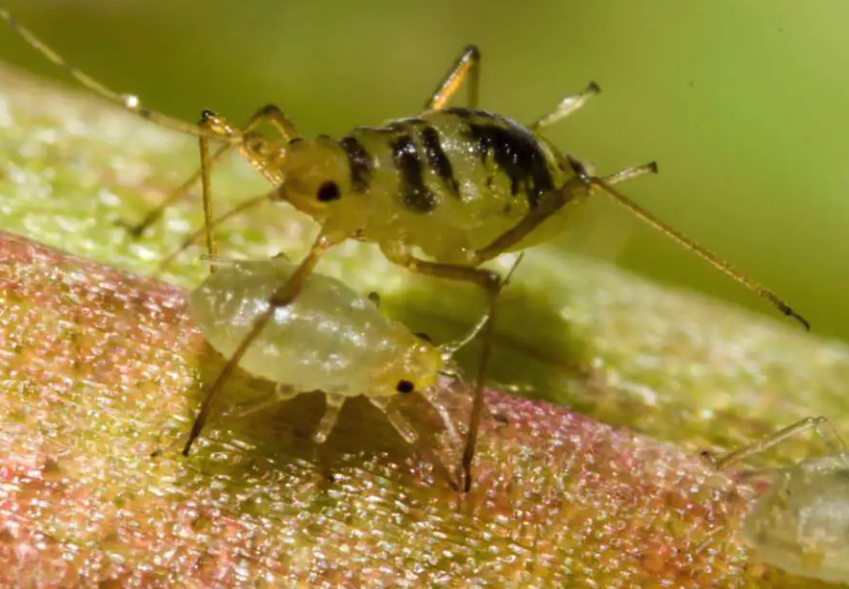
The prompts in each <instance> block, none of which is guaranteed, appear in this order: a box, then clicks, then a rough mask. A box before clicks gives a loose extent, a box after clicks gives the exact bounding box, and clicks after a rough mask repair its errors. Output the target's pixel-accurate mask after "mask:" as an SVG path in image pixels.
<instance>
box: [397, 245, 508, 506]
mask: <svg viewBox="0 0 849 589" xmlns="http://www.w3.org/2000/svg"><path fill="white" fill-rule="evenodd" d="M384 254H385V255H386V257H387V258H388V259H389V260H391V261H392V262H394V263H396V264H399V265H401V266H404V267H405V268H407V269H408V270H410V271H411V272H416V273H418V274H425V275H428V276H434V277H437V278H447V279H449V280H462V281H465V282H471V283H473V284H477V285H478V286H480V287H481V288H483V289H484V290H485V291H486V293H487V298H488V300H487V303H488V307H487V316H488V317H489V321H487V322H486V323H485V324H484V327H483V337H482V342H483V345H482V349H481V360H480V363H479V365H478V375H477V383H476V385H475V392H474V397H473V400H472V411H471V416H470V418H469V429H468V432H467V433H466V446H465V449H464V450H463V460H462V468H463V478H464V482H463V489H464V491H465V492H467V493H468V492H469V490H470V489H471V486H472V475H471V472H472V461H473V460H474V455H475V445H476V443H477V437H478V429H479V427H480V416H481V412H482V410H483V401H484V384H485V375H486V367H487V365H488V364H489V356H490V353H491V351H492V337H493V335H494V331H493V326H494V325H495V310H496V303H497V301H498V293H499V291H500V290H501V277H500V276H499V275H498V273H497V272H493V271H491V270H485V269H483V268H476V267H471V266H459V265H453V264H440V263H435V262H426V261H424V260H419V259H417V258H415V257H414V256H413V255H412V254H410V253H409V252H399V251H389V250H384Z"/></svg>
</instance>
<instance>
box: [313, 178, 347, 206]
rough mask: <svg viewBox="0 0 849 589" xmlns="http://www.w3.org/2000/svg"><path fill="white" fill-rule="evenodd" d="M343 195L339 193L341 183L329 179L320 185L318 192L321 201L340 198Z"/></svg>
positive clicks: (317, 196)
mask: <svg viewBox="0 0 849 589" xmlns="http://www.w3.org/2000/svg"><path fill="white" fill-rule="evenodd" d="M341 197H342V195H341V194H339V185H338V184H336V182H333V181H332V180H329V181H327V182H325V183H323V184H322V185H321V186H319V187H318V192H317V193H316V198H318V200H320V201H321V202H331V201H334V200H339V199H340V198H341Z"/></svg>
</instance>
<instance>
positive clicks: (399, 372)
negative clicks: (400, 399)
mask: <svg viewBox="0 0 849 589" xmlns="http://www.w3.org/2000/svg"><path fill="white" fill-rule="evenodd" d="M443 364H444V361H443V358H442V354H441V353H440V351H439V349H437V348H435V347H434V346H432V345H430V344H429V343H427V342H425V341H422V340H418V338H417V341H415V342H413V343H411V345H410V346H409V347H408V348H407V349H406V350H405V351H403V352H401V353H400V354H398V355H396V356H395V357H394V359H393V361H391V362H390V363H388V364H387V365H385V366H383V367H382V368H381V369H380V371H379V372H378V373H377V374H375V378H374V385H375V386H374V388H373V389H372V390H370V391H369V392H368V394H369V396H374V397H378V396H379V397H391V396H394V395H409V394H410V393H422V392H424V391H426V390H428V389H431V388H432V387H434V386H436V384H437V381H438V378H439V371H440V370H442V368H443Z"/></svg>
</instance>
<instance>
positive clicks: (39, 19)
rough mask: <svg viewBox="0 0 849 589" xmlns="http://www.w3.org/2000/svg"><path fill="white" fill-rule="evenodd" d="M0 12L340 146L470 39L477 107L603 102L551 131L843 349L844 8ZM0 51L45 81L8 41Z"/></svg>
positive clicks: (629, 234)
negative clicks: (650, 168) (620, 174)
mask: <svg viewBox="0 0 849 589" xmlns="http://www.w3.org/2000/svg"><path fill="white" fill-rule="evenodd" d="M3 2H4V4H5V5H6V6H7V8H9V9H10V10H11V11H12V12H13V13H14V14H15V15H16V16H17V17H18V19H19V20H20V21H21V22H23V23H25V24H26V25H27V26H29V27H30V28H31V29H32V30H34V31H35V32H37V33H38V34H39V35H40V36H41V37H42V38H43V39H44V40H45V41H46V42H48V43H49V44H50V45H52V46H53V47H54V48H55V49H57V50H58V51H59V52H60V53H62V54H63V55H64V56H66V57H67V58H68V59H70V60H71V61H72V62H74V63H75V64H77V65H78V66H80V67H81V68H83V69H84V70H86V71H87V72H88V73H90V74H92V75H94V76H95V77H97V78H99V79H100V80H101V81H102V82H104V83H106V84H107V85H109V86H110V87H112V88H114V89H116V90H118V91H122V92H131V93H135V94H138V95H140V96H141V97H142V100H143V102H144V103H146V104H147V106H149V107H152V108H154V109H158V110H162V111H164V112H166V113H168V114H171V115H174V116H177V117H180V118H182V119H185V120H187V121H194V120H195V119H197V116H198V114H199V112H200V111H201V109H204V108H211V109H214V110H216V111H218V112H220V113H222V114H224V115H226V116H227V117H229V118H230V119H231V120H233V121H240V120H242V119H245V118H247V117H248V116H249V115H250V114H251V113H252V112H253V110H254V109H255V108H256V107H258V106H260V105H262V104H264V103H267V102H275V103H278V104H279V105H281V106H282V107H283V108H284V110H285V111H286V112H287V113H288V114H289V115H290V116H291V118H292V119H293V120H294V121H295V122H296V123H297V124H298V126H299V128H300V130H301V131H302V132H303V133H304V134H306V135H314V134H317V133H328V134H331V135H339V134H341V133H344V132H345V131H346V130H347V129H349V128H350V127H353V126H356V125H364V124H377V123H379V122H380V121H382V120H384V119H386V118H391V117H396V116H403V115H410V114H414V113H415V112H416V110H417V109H418V108H419V107H420V105H421V104H422V103H423V102H424V100H425V99H426V97H427V95H428V93H429V92H430V91H431V90H432V89H433V87H434V85H435V84H436V82H437V81H438V79H439V78H440V76H441V75H443V74H444V72H445V71H446V69H447V68H448V66H449V65H450V63H451V62H452V60H453V59H454V58H455V57H456V55H457V53H458V52H459V51H460V49H461V48H462V47H463V46H464V45H465V44H468V43H476V44H478V45H479V46H480V47H481V49H482V51H483V56H484V57H483V78H482V102H483V107H484V108H486V109H489V110H493V111H496V112H499V113H502V114H505V115H508V116H511V117H514V118H516V119H518V120H522V121H527V120H530V119H533V118H535V117H537V116H538V115H540V114H542V113H543V112H545V111H547V109H549V108H551V107H552V106H554V105H555V104H556V103H557V101H558V100H559V99H560V98H561V97H562V96H563V95H565V94H568V93H571V92H574V91H577V90H580V89H582V88H584V87H585V86H586V84H587V82H588V81H590V80H596V81H597V82H598V83H599V84H600V85H601V86H602V88H603V90H604V91H603V93H602V95H601V96H600V97H598V98H597V99H596V100H594V101H592V103H591V104H589V105H588V106H587V107H586V108H585V109H584V110H582V111H581V112H579V113H577V114H576V115H575V116H573V117H571V118H570V119H568V120H566V121H564V122H563V123H561V124H559V125H558V126H556V127H554V128H552V129H551V130H550V131H549V132H548V135H549V136H550V137H551V139H552V140H553V141H554V142H555V143H556V144H557V145H559V146H561V147H562V148H563V149H564V150H565V151H567V152H570V153H573V154H575V155H576V156H578V157H580V158H583V159H585V160H587V161H591V162H593V163H594V164H596V165H597V166H598V169H599V172H600V173H610V172H613V171H616V170H618V169H619V168H621V167H624V166H627V165H631V164H636V163H643V162H645V161H649V160H652V159H654V160H657V161H658V162H659V164H660V169H661V175H660V176H658V177H654V178H646V179H641V180H639V181H635V182H634V183H633V184H631V185H629V186H627V188H626V191H627V192H628V194H630V195H632V196H633V197H634V198H635V200H637V201H638V202H640V203H641V204H643V205H644V206H646V207H647V208H649V209H650V210H652V211H654V212H655V213H656V214H658V215H659V216H660V217H661V218H663V219H665V220H667V221H668V222H670V223H672V224H674V225H676V226H677V227H678V228H680V229H681V230H683V231H685V232H687V233H688V234H689V235H691V236H692V237H694V238H696V239H697V240H699V241H701V242H702V243H704V244H706V245H708V246H709V247H711V248H712V249H714V250H715V251H716V252H717V253H720V254H721V255H723V256H725V257H727V258H728V259H730V260H733V261H734V263H735V264H736V265H737V266H738V267H739V268H741V269H744V270H745V271H747V272H748V273H749V274H750V275H751V276H752V277H753V278H755V279H757V280H759V281H761V282H763V283H765V284H766V285H768V286H769V287H771V288H773V289H774V290H775V291H776V292H777V293H778V294H779V295H780V296H782V297H784V298H786V299H787V300H788V301H789V302H790V303H791V304H792V305H793V306H794V308H796V309H797V310H798V311H800V312H801V313H802V314H804V315H805V316H806V317H807V318H808V319H809V320H810V321H811V322H812V324H813V329H814V331H815V332H817V333H820V334H824V335H832V336H838V337H841V338H843V339H845V340H849V308H847V305H846V304H844V302H845V301H847V300H849V275H848V274H847V272H846V269H847V258H848V257H847V254H849V232H847V231H846V229H845V226H846V223H847V220H849V198H847V197H848V196H849V165H847V163H848V162H849V136H847V133H846V132H845V130H846V127H847V121H849V114H847V105H849V75H847V74H849V35H847V34H846V26H845V23H846V22H849V4H848V3H846V2H845V1H841V0H819V1H818V2H815V3H812V2H811V3H802V2H799V1H798V0H795V1H794V0H770V1H769V2H767V1H760V2H754V1H740V0H712V1H711V2H695V1H682V0H643V1H641V2H630V1H627V0H619V1H613V0H607V1H594V2H589V1H585V2H577V1H571V0H568V1H567V0H547V1H538V2H528V1H526V2H493V1H491V0H490V1H486V0H475V1H466V2H457V1H453V2H451V1H448V0H431V1H429V2H403V3H402V2H398V1H397V0H396V1H388V0H378V1H374V0H373V1H371V2H368V3H366V2H346V1H340V0H336V1H333V2H304V1H301V2H286V1H284V0H274V1H273V0H252V1H242V2H236V1H234V0H230V1H224V0H144V1H140V0H121V1H118V0H108V1H107V0H75V1H73V2H69V1H60V0H3ZM0 59H2V60H4V61H7V62H10V63H13V64H16V65H20V66H23V67H26V68H28V69H31V70H33V71H35V72H38V73H40V74H45V75H50V76H54V77H57V78H61V77H62V76H63V74H62V72H60V71H57V70H56V69H55V68H52V67H51V66H50V64H48V63H46V62H45V61H44V60H43V59H42V58H41V57H40V56H39V55H37V54H36V53H35V52H33V51H32V50H30V49H29V48H28V47H26V46H25V45H24V44H23V43H22V42H21V41H20V40H19V39H17V38H16V37H15V36H14V35H13V34H12V33H11V32H10V31H8V30H5V29H0ZM589 209H590V210H589V211H588V213H587V218H586V222H585V223H584V225H583V226H582V228H581V229H580V230H579V231H578V232H577V233H576V234H575V235H573V236H572V237H571V238H570V237H568V236H567V237H564V240H563V247H571V248H573V249H577V250H579V251H582V252H584V253H587V254H590V255H595V256H601V257H606V258H610V259H613V260H615V261H616V262H617V263H618V264H620V265H622V266H624V267H626V268H629V269H633V270H636V271H638V272H641V273H644V274H647V275H650V276H653V277H655V278H658V279H661V280H664V281H668V282H671V283H674V284H679V285H685V286H689V287H693V288H696V289H699V290H702V291H706V292H708V293H711V294H714V295H717V296H720V297H723V298H726V299H730V300H733V301H736V302H738V303H740V304H743V305H745V306H748V307H750V308H752V309H757V310H759V311H762V312H764V313H774V312H773V311H772V310H771V308H770V307H769V306H768V305H766V304H765V303H763V302H761V301H760V300H759V299H757V298H756V297H754V296H752V295H750V294H748V293H747V292H746V291H744V290H743V289H742V288H741V287H739V286H738V285H735V284H734V283H732V282H731V281H730V280H728V279H726V278H725V277H723V276H722V275H719V274H717V273H715V272H714V271H713V270H712V269H710V268H709V267H708V266H707V265H706V264H704V263H702V262H700V261H698V260H696V259H695V258H693V257H692V255H690V254H689V253H687V252H685V251H683V250H681V249H679V248H678V247H676V246H675V245H673V244H671V243H670V242H668V241H667V240H666V239H665V238H663V237H662V236H660V235H657V234H655V233H653V232H652V231H651V230H650V229H647V228H645V227H643V226H641V225H639V224H637V223H636V222H633V221H632V220H630V219H629V218H628V214H627V213H626V212H624V211H622V210H619V209H617V207H616V206H615V205H613V204H611V203H608V202H605V201H604V200H602V199H598V200H597V201H596V202H594V203H593V204H592V205H591V206H590V207H589ZM563 271H564V272H568V271H569V268H564V269H563ZM638 311H639V310H638V309H635V312H638ZM789 326H790V328H795V327H793V326H792V325H789Z"/></svg>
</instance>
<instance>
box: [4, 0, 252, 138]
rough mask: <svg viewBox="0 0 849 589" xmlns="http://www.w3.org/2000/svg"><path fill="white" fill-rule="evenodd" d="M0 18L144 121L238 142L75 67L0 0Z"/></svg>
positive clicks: (83, 82)
mask: <svg viewBox="0 0 849 589" xmlns="http://www.w3.org/2000/svg"><path fill="white" fill-rule="evenodd" d="M0 19H2V20H3V21H5V22H6V23H7V24H8V25H9V26H10V27H11V28H12V30H13V31H15V32H16V33H17V34H18V35H20V36H21V37H22V38H23V40H24V41H26V42H27V44H29V45H30V46H31V47H32V48H33V49H35V50H36V51H38V52H39V53H41V54H42V55H43V56H44V57H45V58H46V59H47V60H49V61H50V62H52V63H54V64H56V65H57V66H59V67H60V68H62V69H63V70H65V72H67V73H68V75H70V76H71V77H72V78H74V79H75V80H76V81H77V82H79V83H80V84H81V85H82V86H84V87H85V88H88V89H89V90H91V91H92V92H95V93H96V94H98V95H100V96H101V97H103V98H105V99H106V100H108V101H109V102H112V103H113V104H117V105H118V106H120V107H122V108H124V109H126V110H128V111H130V112H133V113H135V114H136V115H138V116H140V117H141V118H143V119H145V120H147V121H150V122H152V123H155V124H157V125H161V126H162V127H166V128H168V129H171V130H173V131H177V132H179V133H185V134H187V135H194V136H196V137H207V138H209V139H217V140H219V141H225V142H227V143H241V141H242V137H241V133H239V132H237V131H233V133H232V134H231V135H222V134H219V133H216V132H215V131H214V130H209V129H203V128H201V127H198V126H195V125H191V124H189V123H185V122H183V121H181V120H179V119H174V118H171V117H169V116H166V115H164V114H161V113H158V112H155V111H152V110H148V109H147V108H145V107H143V106H142V104H141V101H140V100H139V97H138V96H136V95H134V94H119V93H117V92H115V91H114V90H112V89H110V88H108V87H106V86H104V85H103V84H101V83H100V82H98V81H97V80H95V79H94V78H92V77H91V76H89V75H88V74H86V73H85V72H83V71H82V70H80V69H79V68H77V67H75V66H74V65H73V64H72V63H70V62H69V61H67V60H66V59H64V58H63V57H62V56H61V55H59V54H58V53H56V51H54V50H53V49H51V48H50V46H48V45H47V44H46V43H44V42H43V41H41V39H39V38H38V37H36V36H35V34H34V33H33V32H32V31H30V30H29V29H28V28H26V27H24V26H23V25H22V24H21V23H19V22H18V20H17V19H16V18H15V17H14V16H12V13H10V12H9V11H8V10H7V9H6V7H5V6H3V5H2V4H0Z"/></svg>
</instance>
